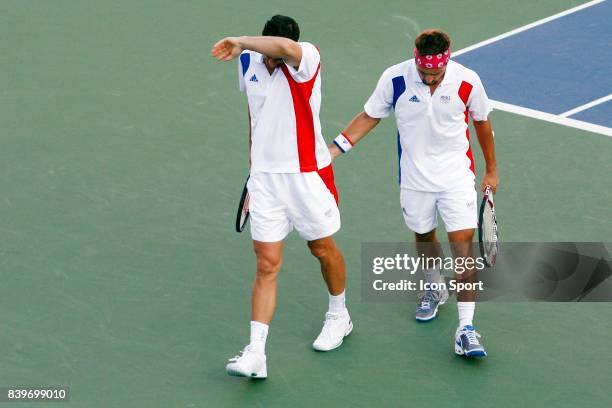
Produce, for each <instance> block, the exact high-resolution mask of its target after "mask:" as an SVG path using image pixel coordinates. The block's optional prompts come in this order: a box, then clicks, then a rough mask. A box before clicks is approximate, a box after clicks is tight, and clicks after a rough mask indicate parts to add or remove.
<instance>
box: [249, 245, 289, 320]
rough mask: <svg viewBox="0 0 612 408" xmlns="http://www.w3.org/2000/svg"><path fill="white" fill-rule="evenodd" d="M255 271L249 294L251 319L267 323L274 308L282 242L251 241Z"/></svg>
mask: <svg viewBox="0 0 612 408" xmlns="http://www.w3.org/2000/svg"><path fill="white" fill-rule="evenodd" d="M253 250H254V251H255V257H256V258H257V272H256V274H255V282H253V290H252V296H251V320H252V321H255V322H260V323H263V324H265V325H269V324H270V322H271V321H272V316H273V315H274V309H275V308H276V284H277V277H278V272H279V271H280V268H281V263H282V256H283V242H282V241H280V242H261V241H253Z"/></svg>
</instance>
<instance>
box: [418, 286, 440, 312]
mask: <svg viewBox="0 0 612 408" xmlns="http://www.w3.org/2000/svg"><path fill="white" fill-rule="evenodd" d="M438 300H440V293H439V292H438V291H437V290H436V291H433V290H428V291H426V292H421V293H419V301H420V302H421V309H429V308H430V307H431V303H432V302H437V301H438Z"/></svg>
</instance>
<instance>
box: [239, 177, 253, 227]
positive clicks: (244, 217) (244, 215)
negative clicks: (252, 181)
mask: <svg viewBox="0 0 612 408" xmlns="http://www.w3.org/2000/svg"><path fill="white" fill-rule="evenodd" d="M249 177H250V176H249ZM249 177H247V179H246V182H245V183H244V188H243V189H242V195H241V196H240V203H239V204H238V213H237V214H236V232H242V231H243V230H244V227H245V226H246V223H247V221H248V220H249V198H250V196H249V190H248V189H247V183H248V182H249Z"/></svg>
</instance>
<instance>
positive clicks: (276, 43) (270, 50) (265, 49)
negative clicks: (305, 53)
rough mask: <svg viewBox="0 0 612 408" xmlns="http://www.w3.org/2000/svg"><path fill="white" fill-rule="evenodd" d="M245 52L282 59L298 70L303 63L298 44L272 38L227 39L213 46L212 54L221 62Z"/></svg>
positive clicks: (281, 38)
mask: <svg viewBox="0 0 612 408" xmlns="http://www.w3.org/2000/svg"><path fill="white" fill-rule="evenodd" d="M244 50H251V51H256V52H258V53H260V54H263V55H265V56H266V57H268V58H274V59H276V58H282V59H283V60H284V61H285V63H287V64H289V65H291V66H292V67H296V68H297V67H299V66H300V61H302V47H300V45H299V44H298V43H297V42H295V41H293V40H290V39H289V38H284V37H272V36H260V37H248V36H242V37H226V38H224V39H222V40H220V41H219V42H217V43H216V44H215V45H213V48H212V50H211V54H212V56H213V57H215V58H217V59H218V60H220V61H230V60H232V59H234V58H236V57H237V56H238V55H240V53H241V52H242V51H244Z"/></svg>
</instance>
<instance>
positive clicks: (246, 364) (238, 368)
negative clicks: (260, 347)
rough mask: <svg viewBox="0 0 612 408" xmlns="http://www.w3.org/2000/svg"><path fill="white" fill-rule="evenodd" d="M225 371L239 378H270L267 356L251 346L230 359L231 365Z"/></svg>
mask: <svg viewBox="0 0 612 408" xmlns="http://www.w3.org/2000/svg"><path fill="white" fill-rule="evenodd" d="M225 369H226V370H227V373H228V374H229V375H234V376H237V377H251V378H267V377H268V369H267V367H266V355H265V354H263V353H259V352H257V351H255V350H253V349H252V348H251V346H246V347H245V348H244V350H243V351H241V352H240V354H239V355H237V356H236V357H234V358H230V360H229V364H228V365H227V366H226V367H225Z"/></svg>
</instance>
